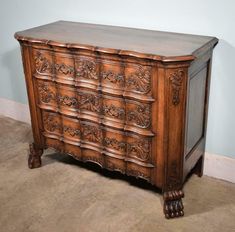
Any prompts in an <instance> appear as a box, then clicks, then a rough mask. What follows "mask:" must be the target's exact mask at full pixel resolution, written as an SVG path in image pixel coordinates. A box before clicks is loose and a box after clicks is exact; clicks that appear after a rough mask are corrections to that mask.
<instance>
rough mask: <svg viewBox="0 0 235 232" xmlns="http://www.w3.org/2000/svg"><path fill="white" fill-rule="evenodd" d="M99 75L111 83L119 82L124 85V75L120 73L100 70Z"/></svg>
mask: <svg viewBox="0 0 235 232" xmlns="http://www.w3.org/2000/svg"><path fill="white" fill-rule="evenodd" d="M101 77H102V78H103V79H104V80H108V81H109V82H111V83H113V84H119V85H121V86H123V85H124V75H123V74H120V73H118V74H117V73H114V72H112V71H107V72H102V73H101Z"/></svg>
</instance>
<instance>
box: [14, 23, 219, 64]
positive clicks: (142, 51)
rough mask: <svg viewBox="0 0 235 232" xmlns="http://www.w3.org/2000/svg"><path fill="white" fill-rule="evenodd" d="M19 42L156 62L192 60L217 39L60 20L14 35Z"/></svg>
mask: <svg viewBox="0 0 235 232" xmlns="http://www.w3.org/2000/svg"><path fill="white" fill-rule="evenodd" d="M15 37H16V38H17V39H18V40H22V41H30V42H35V43H46V44H50V45H55V46H61V47H75V48H85V49H89V50H95V51H102V52H106V53H114V54H120V55H131V56H136V57H140V58H150V59H152V58H153V59H156V60H165V61H167V60H168V59H169V61H174V60H193V59H194V55H195V54H196V53H197V52H198V51H199V50H201V49H203V47H205V46H207V45H208V44H209V45H210V46H211V47H213V46H214V45H215V44H216V43H217V42H218V39H216V38H215V37H208V36H199V35H189V34H180V33H172V32H163V31H153V30H144V29H134V28H127V27H117V26H106V25H98V24H88V23H77V22H68V21H57V22H54V23H50V24H46V25H43V26H39V27H35V28H32V29H28V30H25V31H20V32H17V33H16V34H15Z"/></svg>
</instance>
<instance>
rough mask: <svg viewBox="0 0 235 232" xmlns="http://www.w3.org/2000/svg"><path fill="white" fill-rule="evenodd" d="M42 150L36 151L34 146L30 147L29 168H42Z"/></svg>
mask: <svg viewBox="0 0 235 232" xmlns="http://www.w3.org/2000/svg"><path fill="white" fill-rule="evenodd" d="M41 155H42V150H41V149H36V148H35V145H34V144H30V145H29V156H28V166H29V168H31V169H32V168H39V167H41Z"/></svg>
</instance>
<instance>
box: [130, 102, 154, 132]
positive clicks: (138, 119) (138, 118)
mask: <svg viewBox="0 0 235 232" xmlns="http://www.w3.org/2000/svg"><path fill="white" fill-rule="evenodd" d="M150 118H151V115H150V106H149V105H138V106H137V107H136V110H132V111H128V112H127V121H129V122H131V123H134V124H135V125H137V126H139V127H141V128H148V127H149V126H150V123H151V121H150Z"/></svg>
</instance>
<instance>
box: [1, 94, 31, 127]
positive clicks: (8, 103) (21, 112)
mask: <svg viewBox="0 0 235 232" xmlns="http://www.w3.org/2000/svg"><path fill="white" fill-rule="evenodd" d="M0 114H1V115H3V116H6V117H10V118H13V119H15V120H18V121H22V122H26V123H29V124H31V119H30V113H29V106H28V105H27V104H22V103H19V102H15V101H12V100H8V99H5V98H0Z"/></svg>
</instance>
